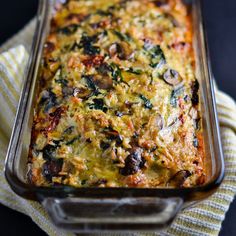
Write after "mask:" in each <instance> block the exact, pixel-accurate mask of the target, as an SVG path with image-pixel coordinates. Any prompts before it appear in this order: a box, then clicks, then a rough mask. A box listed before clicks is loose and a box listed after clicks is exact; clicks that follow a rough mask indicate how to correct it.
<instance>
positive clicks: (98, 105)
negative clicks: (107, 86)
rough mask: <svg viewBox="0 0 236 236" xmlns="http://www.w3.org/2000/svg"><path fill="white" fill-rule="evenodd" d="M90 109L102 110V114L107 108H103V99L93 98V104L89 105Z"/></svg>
mask: <svg viewBox="0 0 236 236" xmlns="http://www.w3.org/2000/svg"><path fill="white" fill-rule="evenodd" d="M89 108H90V109H95V110H102V111H103V112H105V113H106V112H107V110H108V108H107V107H106V106H105V104H104V101H103V99H101V98H95V99H93V103H92V104H89Z"/></svg>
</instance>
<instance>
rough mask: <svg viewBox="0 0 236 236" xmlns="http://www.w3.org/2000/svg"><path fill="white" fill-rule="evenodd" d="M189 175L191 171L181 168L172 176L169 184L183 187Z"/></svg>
mask: <svg viewBox="0 0 236 236" xmlns="http://www.w3.org/2000/svg"><path fill="white" fill-rule="evenodd" d="M189 176H191V172H190V171H189V170H180V171H178V172H177V173H175V174H174V175H173V176H172V177H171V178H170V180H169V181H168V185H170V186H174V187H183V184H184V182H185V180H186V179H187V178H188V177H189Z"/></svg>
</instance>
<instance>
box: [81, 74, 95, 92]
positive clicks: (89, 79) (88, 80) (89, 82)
mask: <svg viewBox="0 0 236 236" xmlns="http://www.w3.org/2000/svg"><path fill="white" fill-rule="evenodd" d="M83 78H84V79H85V80H86V83H87V85H88V87H89V88H90V89H91V90H92V91H93V93H94V94H95V95H98V94H99V91H98V87H97V86H96V84H95V83H94V81H93V76H92V75H83Z"/></svg>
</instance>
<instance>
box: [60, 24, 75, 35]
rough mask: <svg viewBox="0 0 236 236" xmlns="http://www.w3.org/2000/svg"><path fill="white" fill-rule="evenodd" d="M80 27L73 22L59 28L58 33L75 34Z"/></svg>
mask: <svg viewBox="0 0 236 236" xmlns="http://www.w3.org/2000/svg"><path fill="white" fill-rule="evenodd" d="M78 28H79V25H76V24H71V25H68V26H66V27H63V28H60V29H58V33H61V34H65V35H71V34H74V33H75V32H76V31H77V29H78Z"/></svg>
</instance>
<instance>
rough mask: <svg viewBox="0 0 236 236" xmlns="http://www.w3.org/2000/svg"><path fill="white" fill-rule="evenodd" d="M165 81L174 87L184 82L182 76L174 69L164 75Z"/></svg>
mask: <svg viewBox="0 0 236 236" xmlns="http://www.w3.org/2000/svg"><path fill="white" fill-rule="evenodd" d="M163 79H164V80H165V82H166V83H168V84H170V85H173V86H176V85H178V84H180V83H181V82H182V81H183V79H182V77H181V76H180V74H179V73H178V72H177V71H176V70H173V69H168V70H167V71H166V72H165V73H164V75H163Z"/></svg>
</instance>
